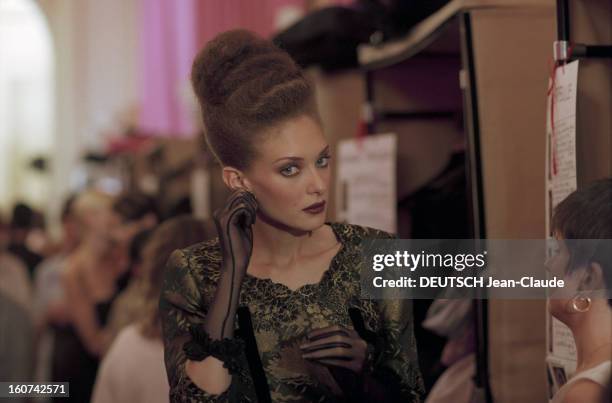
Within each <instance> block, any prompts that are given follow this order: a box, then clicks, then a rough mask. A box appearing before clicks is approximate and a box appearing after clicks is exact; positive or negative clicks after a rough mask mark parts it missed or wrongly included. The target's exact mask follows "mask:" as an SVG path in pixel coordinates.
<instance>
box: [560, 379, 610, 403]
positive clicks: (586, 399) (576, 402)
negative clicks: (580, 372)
mask: <svg viewBox="0 0 612 403" xmlns="http://www.w3.org/2000/svg"><path fill="white" fill-rule="evenodd" d="M603 393H604V388H603V387H601V385H599V384H597V383H595V382H593V381H591V380H589V379H580V380H578V381H576V382H574V383H573V384H572V385H571V387H570V388H569V390H568V391H567V393H566V394H565V396H564V398H563V403H600V402H601V401H602V398H603V397H604V395H603Z"/></svg>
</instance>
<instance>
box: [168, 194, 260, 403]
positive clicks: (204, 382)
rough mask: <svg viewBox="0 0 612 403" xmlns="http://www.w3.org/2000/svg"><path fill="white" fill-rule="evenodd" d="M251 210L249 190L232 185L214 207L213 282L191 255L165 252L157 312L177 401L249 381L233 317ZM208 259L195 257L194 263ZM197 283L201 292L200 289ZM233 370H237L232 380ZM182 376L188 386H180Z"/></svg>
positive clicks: (221, 392)
mask: <svg viewBox="0 0 612 403" xmlns="http://www.w3.org/2000/svg"><path fill="white" fill-rule="evenodd" d="M256 210H257V202H256V201H255V199H254V197H253V196H252V194H250V193H248V192H244V191H236V192H234V193H233V194H232V195H231V196H230V198H229V200H228V201H227V203H226V206H225V207H224V208H223V209H222V210H220V211H216V212H215V215H214V218H215V224H216V226H217V232H218V233H219V246H220V249H221V256H222V261H221V262H220V267H219V273H218V274H219V276H218V278H217V279H216V282H214V284H213V281H212V279H208V278H204V277H202V278H198V281H196V279H195V278H194V273H193V272H192V270H191V256H185V255H183V254H182V252H175V253H174V254H173V255H172V256H171V258H170V261H169V264H168V267H167V269H166V278H165V279H166V282H165V284H164V290H163V292H162V299H161V302H160V312H161V315H162V326H163V330H164V340H165V342H166V343H167V346H166V353H167V355H166V367H167V369H168V372H169V375H170V388H171V396H175V398H176V399H177V401H184V400H182V399H183V398H184V397H189V398H190V397H191V395H192V394H193V395H196V397H197V398H198V399H200V400H201V399H204V401H224V400H226V399H227V396H228V395H230V394H231V393H232V392H234V393H238V392H236V391H237V390H240V389H244V388H245V387H244V385H243V387H235V388H233V391H232V390H231V389H232V388H231V387H232V386H235V385H239V384H243V383H244V382H246V381H248V380H247V379H246V378H249V377H248V365H247V363H246V359H245V358H244V348H243V346H242V343H241V340H237V339H235V338H234V323H235V317H236V311H237V309H238V302H239V298H240V291H241V286H242V281H243V279H244V276H245V275H246V271H247V267H248V263H249V260H250V257H251V252H252V247H253V235H252V230H251V225H252V224H253V223H254V222H255V213H256ZM209 263H210V262H206V261H203V260H200V261H199V262H198V263H197V264H198V265H200V266H201V265H206V264H209ZM194 268H195V265H194ZM201 268H202V267H200V269H201ZM201 272H202V270H201V271H200V273H201ZM200 287H202V288H204V291H203V292H204V293H205V295H201V294H200ZM203 297H204V298H205V299H206V301H204V298H203ZM181 322H182V323H181ZM168 352H170V355H168ZM170 372H173V373H174V375H171V374H170ZM231 372H233V373H234V374H231ZM240 374H241V375H242V376H240ZM235 375H239V376H238V378H239V379H238V381H237V382H236V381H235V380H234V378H235ZM185 378H188V379H189V381H188V383H191V384H192V387H189V385H188V384H187V387H182V386H181V385H182V382H183V381H184V380H185ZM240 378H243V379H240ZM249 380H250V378H249ZM194 387H195V389H194ZM174 389H175V390H176V392H174V391H173V390H174ZM247 389H248V388H247ZM226 392H227V393H226ZM213 396H216V397H215V398H213ZM241 398H242V399H244V398H245V397H244V396H242V397H241ZM187 401H189V400H187Z"/></svg>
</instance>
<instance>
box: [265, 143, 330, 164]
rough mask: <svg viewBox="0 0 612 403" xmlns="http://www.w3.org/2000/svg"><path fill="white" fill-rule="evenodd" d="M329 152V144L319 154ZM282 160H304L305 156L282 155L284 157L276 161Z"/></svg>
mask: <svg viewBox="0 0 612 403" xmlns="http://www.w3.org/2000/svg"><path fill="white" fill-rule="evenodd" d="M328 152H329V145H326V146H325V148H324V149H323V150H321V152H319V155H321V154H326V153H328ZM282 160H290V161H303V160H304V158H302V157H282V158H279V159H277V160H276V161H274V162H278V161H282Z"/></svg>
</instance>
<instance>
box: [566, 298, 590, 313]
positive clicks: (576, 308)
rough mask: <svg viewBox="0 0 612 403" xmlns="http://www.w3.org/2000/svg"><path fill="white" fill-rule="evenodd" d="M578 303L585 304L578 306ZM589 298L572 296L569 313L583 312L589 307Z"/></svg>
mask: <svg viewBox="0 0 612 403" xmlns="http://www.w3.org/2000/svg"><path fill="white" fill-rule="evenodd" d="M579 302H580V303H586V306H580V304H579ZM591 304H592V301H591V298H589V297H586V298H585V297H574V298H572V302H571V304H570V309H569V311H570V313H585V312H588V311H589V310H590V309H591Z"/></svg>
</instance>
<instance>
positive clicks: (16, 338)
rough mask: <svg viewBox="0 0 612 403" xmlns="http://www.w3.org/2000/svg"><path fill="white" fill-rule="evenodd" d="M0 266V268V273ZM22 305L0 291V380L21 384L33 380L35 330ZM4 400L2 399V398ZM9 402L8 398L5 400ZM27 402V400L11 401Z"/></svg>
mask: <svg viewBox="0 0 612 403" xmlns="http://www.w3.org/2000/svg"><path fill="white" fill-rule="evenodd" d="M1 269H2V267H0V270H1ZM29 317H30V315H29V313H28V312H27V311H26V310H25V309H24V307H23V306H22V305H20V304H19V303H17V302H15V300H13V299H12V298H10V297H8V296H6V295H5V294H4V290H0V329H2V332H1V333H0V380H2V382H23V381H24V380H29V379H32V367H33V362H34V357H33V352H34V349H33V345H34V328H33V325H32V321H31V320H30V319H29ZM2 400H4V399H2ZM7 400H8V399H7ZM10 401H11V402H17V403H19V402H26V401H27V399H26V398H19V397H16V398H11V399H10Z"/></svg>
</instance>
